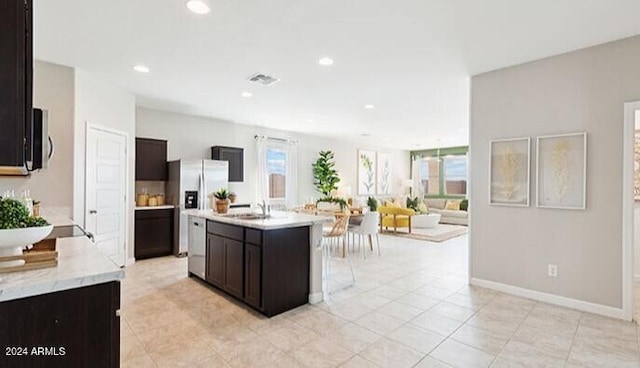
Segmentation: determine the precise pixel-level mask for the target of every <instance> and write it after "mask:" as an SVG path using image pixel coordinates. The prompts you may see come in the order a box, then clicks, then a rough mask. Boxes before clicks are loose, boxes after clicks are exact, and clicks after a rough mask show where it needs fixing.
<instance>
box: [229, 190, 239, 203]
mask: <svg viewBox="0 0 640 368" xmlns="http://www.w3.org/2000/svg"><path fill="white" fill-rule="evenodd" d="M237 199H238V195H237V194H236V192H229V200H230V201H231V203H236V200H237Z"/></svg>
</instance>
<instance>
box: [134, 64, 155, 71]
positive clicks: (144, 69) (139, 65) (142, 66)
mask: <svg viewBox="0 0 640 368" xmlns="http://www.w3.org/2000/svg"><path fill="white" fill-rule="evenodd" d="M133 70H135V71H136V72H138V73H149V72H150V71H151V70H149V68H148V67H147V66H145V65H141V64H138V65H136V66H134V67H133Z"/></svg>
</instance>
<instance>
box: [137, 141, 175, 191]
mask: <svg viewBox="0 0 640 368" xmlns="http://www.w3.org/2000/svg"><path fill="white" fill-rule="evenodd" d="M168 177H169V170H168V165H167V141H163V140H159V139H149V138H136V180H148V181H167V180H168Z"/></svg>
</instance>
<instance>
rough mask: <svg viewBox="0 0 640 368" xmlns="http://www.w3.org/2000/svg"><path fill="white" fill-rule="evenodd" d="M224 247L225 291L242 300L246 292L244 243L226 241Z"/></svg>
mask: <svg viewBox="0 0 640 368" xmlns="http://www.w3.org/2000/svg"><path fill="white" fill-rule="evenodd" d="M224 245H225V247H224V251H225V255H224V258H225V264H224V289H225V290H226V291H227V292H228V293H229V294H231V295H233V296H235V297H236V298H242V297H243V290H244V244H243V243H242V241H238V240H231V239H225V241H224Z"/></svg>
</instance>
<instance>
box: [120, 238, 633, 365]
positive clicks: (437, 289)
mask: <svg viewBox="0 0 640 368" xmlns="http://www.w3.org/2000/svg"><path fill="white" fill-rule="evenodd" d="M381 242H382V256H380V257H378V256H377V255H376V256H371V257H367V259H366V260H362V259H361V258H359V257H355V258H356V259H354V266H355V269H356V276H357V278H358V281H357V284H356V286H354V287H351V288H348V289H345V290H343V291H340V292H336V293H335V294H333V295H332V296H331V299H330V300H327V301H326V302H324V303H321V304H319V305H316V306H311V305H306V306H303V307H300V308H298V309H295V310H293V311H289V312H287V313H284V314H282V315H279V316H276V317H274V318H271V319H267V318H265V317H263V316H261V315H259V314H257V313H255V312H253V311H252V310H250V309H249V308H247V307H245V306H243V305H242V304H240V303H237V302H235V301H233V300H232V299H230V298H227V297H225V296H224V295H223V294H221V293H219V292H217V291H215V290H214V289H212V288H210V287H207V286H205V285H204V284H203V283H201V282H198V281H196V280H193V279H190V278H188V277H187V276H186V260H185V259H178V258H173V257H166V258H159V259H152V260H147V261H141V262H137V263H136V264H135V265H134V266H132V267H129V268H127V270H126V279H125V280H124V282H123V289H122V307H123V308H122V316H123V318H122V344H121V346H122V347H121V356H122V359H121V360H122V365H123V367H136V368H138V367H180V366H182V367H279V368H282V367H394V368H395V367H398V368H400V367H420V368H425V367H464V368H467V367H569V368H574V367H589V368H591V367H616V368H617V367H640V355H639V350H640V349H639V341H640V340H639V338H638V328H637V326H636V325H635V324H632V323H625V322H622V321H617V320H612V319H607V318H603V317H599V316H595V315H592V314H588V313H581V312H578V311H574V310H570V309H565V308H559V307H555V306H551V305H547V304H543V303H537V302H535V301H532V300H527V299H522V298H517V297H513V296H509V295H505V294H500V293H496V292H493V291H490V290H486V289H481V288H476V287H469V286H467V284H466V281H467V250H466V247H467V238H466V236H463V237H459V238H456V239H452V240H449V241H447V242H444V243H440V244H436V243H428V242H423V241H417V240H409V239H402V238H394V237H389V236H381ZM332 271H333V276H334V280H335V282H334V283H333V284H332V285H333V286H334V287H335V286H337V285H341V284H343V283H346V282H348V281H349V278H350V273H349V272H348V268H347V267H346V262H344V261H343V260H341V259H336V261H335V262H334V263H333V270H332Z"/></svg>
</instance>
